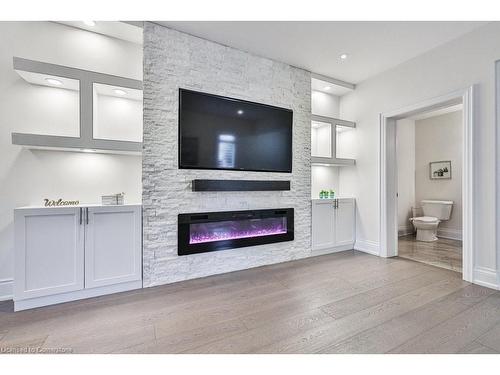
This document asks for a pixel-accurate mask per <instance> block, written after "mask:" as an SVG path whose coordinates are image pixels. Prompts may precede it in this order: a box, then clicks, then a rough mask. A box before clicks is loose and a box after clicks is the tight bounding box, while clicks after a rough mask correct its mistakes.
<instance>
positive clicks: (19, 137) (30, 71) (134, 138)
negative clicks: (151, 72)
mask: <svg viewBox="0 0 500 375" xmlns="http://www.w3.org/2000/svg"><path fill="white" fill-rule="evenodd" d="M13 66H14V70H15V71H16V72H17V73H18V74H19V76H20V77H21V78H23V79H24V80H25V81H26V82H27V83H29V84H31V85H38V86H47V87H51V88H52V89H54V90H65V91H66V90H70V91H76V92H77V95H78V109H79V111H78V112H79V113H78V115H79V119H78V124H77V125H76V127H77V128H78V129H77V130H75V131H74V133H76V134H75V135H73V134H71V135H67V134H40V133H12V144H15V145H21V146H25V147H28V148H34V149H44V150H59V151H93V152H102V153H117V154H132V155H140V154H141V152H142V81H139V80H134V79H130V78H125V77H118V76H114V75H109V74H104V73H98V72H93V71H88V70H82V69H77V68H72V67H67V66H62V65H55V64H49V63H44V62H40V61H33V60H27V59H23V58H19V57H14V58H13ZM49 80H55V81H51V82H49ZM96 87H97V89H96ZM120 91H121V92H120ZM123 93H124V95H123ZM120 94H122V95H120ZM99 95H101V96H102V97H106V98H113V100H118V98H119V97H121V99H122V100H123V103H126V102H128V103H129V104H130V103H134V105H133V107H134V108H135V111H136V112H137V113H136V116H135V117H134V118H135V120H136V121H135V123H136V125H137V128H136V129H132V128H133V126H134V124H132V123H131V121H130V118H131V116H130V113H131V112H129V113H128V118H127V119H126V120H127V121H128V124H127V126H128V128H129V131H128V133H126V134H125V136H123V134H120V131H121V130H120V126H119V125H116V126H114V128H113V127H109V126H108V127H107V128H106V129H105V130H104V132H103V131H102V129H94V125H97V126H98V121H99V113H94V108H95V107H98V106H99V103H98V101H97V100H98V97H99ZM125 97H126V98H125ZM139 108H140V110H138V109H139ZM139 112H140V113H139ZM109 113H112V111H108V117H107V118H106V121H107V123H108V124H109V123H110V119H109ZM120 121H121V122H122V124H123V121H125V120H124V119H123V118H122V119H118V122H120ZM130 129H132V130H133V131H131V130H130ZM96 130H97V131H96ZM113 131H118V132H117V133H115V135H113V133H112V132H113ZM101 133H103V134H101Z"/></svg>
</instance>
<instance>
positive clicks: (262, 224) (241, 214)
mask: <svg viewBox="0 0 500 375" xmlns="http://www.w3.org/2000/svg"><path fill="white" fill-rule="evenodd" d="M292 240H293V208H280V209H271V210H249V211H224V212H203V213H192V214H179V217H178V254H179V255H189V254H196V253H204V252H208V251H216V250H226V249H234V248H237V247H245V246H255V245H264V244H269V243H275V242H283V241H292Z"/></svg>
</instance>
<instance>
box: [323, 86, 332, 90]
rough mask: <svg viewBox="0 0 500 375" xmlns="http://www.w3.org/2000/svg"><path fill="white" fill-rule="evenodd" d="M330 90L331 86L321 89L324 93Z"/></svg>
mask: <svg viewBox="0 0 500 375" xmlns="http://www.w3.org/2000/svg"><path fill="white" fill-rule="evenodd" d="M331 89H332V87H331V86H325V87H323V90H326V91H329V90H331Z"/></svg>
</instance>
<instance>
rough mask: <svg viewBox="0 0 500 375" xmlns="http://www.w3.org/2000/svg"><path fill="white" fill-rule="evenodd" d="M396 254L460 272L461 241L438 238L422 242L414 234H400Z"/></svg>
mask: <svg viewBox="0 0 500 375" xmlns="http://www.w3.org/2000/svg"><path fill="white" fill-rule="evenodd" d="M398 256H400V257H401V258H406V259H411V260H415V261H417V262H423V263H426V264H430V265H432V266H436V267H441V268H446V269H448V270H452V271H457V272H462V241H457V240H449V239H447V238H439V239H438V240H437V241H435V242H422V241H417V240H416V239H415V235H414V234H410V235H408V236H401V237H399V239H398Z"/></svg>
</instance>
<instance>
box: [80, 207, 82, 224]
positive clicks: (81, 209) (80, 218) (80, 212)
mask: <svg viewBox="0 0 500 375" xmlns="http://www.w3.org/2000/svg"><path fill="white" fill-rule="evenodd" d="M80 225H82V208H81V207H80Z"/></svg>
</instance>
